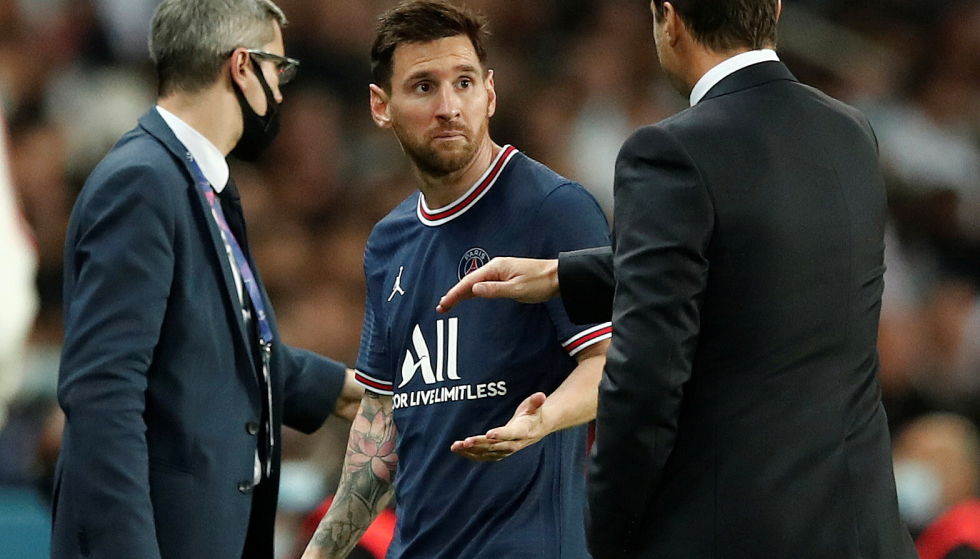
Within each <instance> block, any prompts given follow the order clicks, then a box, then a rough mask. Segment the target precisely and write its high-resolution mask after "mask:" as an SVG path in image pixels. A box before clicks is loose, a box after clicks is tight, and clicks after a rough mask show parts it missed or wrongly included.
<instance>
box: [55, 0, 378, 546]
mask: <svg viewBox="0 0 980 559" xmlns="http://www.w3.org/2000/svg"><path fill="white" fill-rule="evenodd" d="M285 23H286V19H285V16H284V15H283V13H282V11H281V10H280V9H279V8H278V7H277V6H276V5H275V4H273V3H272V2H271V1H270V0H164V2H162V3H161V4H160V6H159V7H158V8H157V12H156V14H155V16H154V19H153V25H152V30H151V37H150V50H151V54H152V56H153V59H154V62H155V63H156V67H157V72H158V76H159V92H160V97H159V101H158V105H157V106H156V107H154V108H152V109H151V110H150V111H149V112H147V113H146V114H145V115H144V116H143V117H142V118H141V119H140V121H139V126H138V127H136V128H135V129H134V130H132V131H130V132H128V133H127V134H126V135H125V136H123V138H122V139H121V140H120V141H119V143H118V144H117V145H116V146H115V147H114V148H113V149H112V151H111V152H110V153H109V154H108V155H107V156H106V158H105V159H104V160H103V161H102V163H101V164H99V166H98V167H97V168H96V169H95V170H94V171H93V172H92V175H91V176H90V177H89V180H88V181H87V183H86V184H85V187H84V188H83V189H82V192H81V194H80V195H79V197H78V201H77V203H76V205H75V209H74V211H73V213H72V218H71V222H70V224H69V229H68V235H67V246H66V249H65V301H66V309H65V343H64V353H63V356H62V363H61V372H60V378H59V383H58V398H59V402H60V404H61V407H62V408H63V409H64V411H65V416H66V426H65V435H64V441H63V444H62V453H61V457H60V459H59V463H58V468H57V474H56V475H57V478H56V484H55V496H54V502H55V509H54V529H53V535H52V539H53V541H52V557H55V558H59V559H60V558H74V557H99V558H114V557H119V558H125V559H137V558H138V559H155V558H159V559H167V558H173V559H178V558H179V559H195V558H207V559H239V558H243V557H248V558H252V557H262V558H271V557H272V555H273V544H272V536H273V523H274V519H275V503H276V498H277V492H278V483H279V460H280V455H281V448H282V445H281V441H282V439H281V437H280V429H281V426H282V424H286V425H289V426H291V427H294V428H296V429H299V430H301V431H304V432H311V431H313V430H315V429H317V428H318V427H319V426H320V425H321V424H322V423H323V421H324V420H325V418H326V416H327V415H328V414H329V413H330V412H331V410H333V412H334V413H335V414H338V415H341V416H345V417H348V418H349V417H351V416H352V415H353V412H354V411H355V410H356V407H357V404H358V402H359V400H360V391H359V389H357V388H355V385H354V384H353V382H352V372H351V371H349V370H347V369H346V367H345V366H344V365H342V364H340V363H336V362H334V361H331V360H329V359H326V358H324V357H320V356H317V355H314V354H312V353H309V352H306V351H302V350H298V349H294V348H291V347H288V346H286V345H284V344H283V343H282V342H281V340H280V339H279V335H278V331H277V328H276V319H275V315H274V314H273V313H272V309H271V306H270V304H269V300H268V297H267V295H266V293H265V290H264V289H263V287H262V283H261V280H260V278H259V276H258V274H257V272H256V270H255V264H254V261H253V259H252V257H251V255H250V253H249V250H248V243H247V240H246V235H245V224H244V220H243V219H242V213H241V205H240V202H239V199H238V196H237V189H236V188H235V185H234V182H233V181H231V180H230V178H229V171H228V165H227V162H226V161H225V156H226V155H227V154H229V153H232V154H233V155H237V156H239V157H240V158H242V159H246V160H251V159H254V158H255V157H256V156H258V154H259V153H261V151H262V149H263V148H264V147H265V146H266V145H268V143H269V142H270V141H271V140H272V138H273V136H274V135H275V132H276V130H277V128H278V120H277V117H278V105H279V103H280V102H281V101H282V94H281V93H280V91H279V87H280V85H282V84H284V83H285V82H286V81H288V80H289V78H291V77H292V74H294V73H295V69H296V64H297V62H296V61H295V60H292V59H289V58H286V57H285V56H284V47H283V41H282V30H281V28H282V26H284V25H285Z"/></svg>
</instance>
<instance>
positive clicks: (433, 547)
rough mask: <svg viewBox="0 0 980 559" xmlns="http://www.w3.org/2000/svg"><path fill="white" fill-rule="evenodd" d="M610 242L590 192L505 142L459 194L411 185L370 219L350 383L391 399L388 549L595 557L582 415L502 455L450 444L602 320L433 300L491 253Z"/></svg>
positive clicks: (565, 364) (536, 385)
mask: <svg viewBox="0 0 980 559" xmlns="http://www.w3.org/2000/svg"><path fill="white" fill-rule="evenodd" d="M608 244H609V233H608V225H607V223H606V219H605V216H604V215H603V214H602V211H601V210H600V209H599V206H598V204H597V203H596V201H595V199H593V197H592V196H591V195H590V194H589V193H588V192H586V191H585V190H584V189H583V188H582V187H581V186H579V185H578V184H575V183H573V182H570V181H569V180H567V179H565V178H562V177H561V176H559V175H557V174H556V173H554V172H553V171H551V170H550V169H548V168H547V167H545V166H544V165H541V164H540V163H538V162H536V161H534V160H532V159H530V158H528V157H526V156H525V155H524V154H522V153H520V152H519V151H517V150H516V149H515V148H513V147H511V146H506V147H504V148H503V149H502V150H501V152H500V154H499V155H498V157H496V158H495V160H494V161H493V163H492V164H491V165H490V168H489V169H488V170H487V172H486V173H485V174H484V176H483V177H481V178H480V180H479V181H477V183H476V184H475V185H473V187H472V188H470V189H469V190H468V191H467V192H466V193H465V194H464V195H463V196H462V197H460V198H459V199H458V200H457V201H456V202H454V203H452V204H450V205H448V206H446V207H443V208H439V209H430V208H429V207H428V206H427V205H426V203H425V198H424V196H423V195H422V194H420V193H415V194H413V195H412V196H410V197H409V198H408V199H407V200H405V201H404V202H403V203H402V204H400V205H399V206H398V207H397V208H395V209H394V210H393V211H392V212H391V213H390V214H388V216H386V217H385V218H384V219H383V220H381V221H380V222H379V223H378V224H377V226H375V228H374V231H373V232H372V233H371V236H370V238H369V240H368V244H367V248H366V250H365V257H364V271H365V276H366V279H367V302H366V305H365V318H364V330H363V333H362V336H361V347H360V352H359V355H358V360H357V374H356V378H357V379H358V381H359V382H360V383H361V384H363V385H364V386H365V387H366V388H367V389H369V390H372V391H375V392H377V393H380V394H384V395H391V397H392V401H393V404H394V419H395V426H396V428H397V431H398V442H397V451H398V457H399V461H398V472H397V474H396V477H395V498H396V503H397V515H398V523H397V527H396V530H395V538H394V540H393V541H392V544H391V548H390V550H389V553H388V557H389V559H443V558H444V559H460V558H467V559H480V558H486V559H503V558H506V559H521V558H533V559H552V558H553V559H582V558H588V557H589V555H588V551H587V550H586V543H585V533H584V518H583V513H584V506H585V461H586V450H585V442H586V441H585V439H586V429H585V426H579V427H575V428H571V429H566V430H564V431H559V432H556V433H553V434H551V435H549V436H548V437H546V438H545V439H543V440H541V441H540V442H539V443H538V444H536V445H532V446H530V447H528V448H526V449H524V450H521V451H520V452H517V453H515V454H514V455H512V456H510V457H508V458H506V459H504V460H502V461H500V462H492V463H475V462H471V461H469V460H466V459H465V458H462V457H461V456H458V455H456V454H453V453H452V452H451V451H450V450H449V447H450V445H451V444H452V443H453V441H456V440H461V439H463V438H465V437H467V436H471V435H482V434H484V433H486V432H487V430H489V429H491V428H493V427H497V426H500V425H504V424H505V423H507V421H508V420H509V419H510V418H511V416H512V415H513V413H514V411H515V410H516V409H517V406H518V405H519V404H520V403H521V402H522V401H523V400H524V399H525V398H527V397H528V396H529V395H531V394H533V393H535V392H538V391H540V392H544V393H545V394H550V393H551V392H553V391H554V390H555V389H556V388H557V387H558V386H559V385H560V384H561V383H562V381H564V380H565V378H566V377H567V376H568V374H569V373H570V372H571V371H572V370H573V369H574V368H575V366H576V364H577V362H576V360H575V358H574V356H575V355H576V354H577V353H578V352H579V351H582V350H583V349H584V348H586V347H588V346H590V345H592V344H594V343H597V342H599V341H600V340H604V339H607V338H609V337H610V336H611V332H612V327H611V325H610V324H609V323H606V324H594V325H590V326H581V325H573V324H572V323H571V321H570V320H569V319H568V317H567V316H566V314H565V311H564V309H563V307H562V303H561V301H560V300H558V299H554V300H552V301H549V302H547V303H542V304H537V305H527V304H522V303H517V302H513V301H510V300H496V299H494V300H484V299H474V300H470V301H465V302H463V303H461V304H459V305H457V306H456V307H455V308H454V309H453V310H452V311H451V312H450V313H448V314H445V315H442V314H439V313H437V312H436V311H435V307H436V304H437V303H438V302H439V298H440V297H441V296H442V294H443V293H445V292H446V291H447V290H448V289H449V288H450V287H452V286H453V285H455V284H456V282H457V281H459V279H460V278H462V277H463V276H464V275H466V274H468V273H470V272H472V271H473V270H476V269H477V268H479V267H480V266H481V265H483V264H486V263H487V262H488V261H489V260H490V259H491V258H493V257H495V256H521V257H533V258H556V257H557V256H558V253H559V252H560V251H567V250H575V249H580V248H590V247H596V246H604V245H608Z"/></svg>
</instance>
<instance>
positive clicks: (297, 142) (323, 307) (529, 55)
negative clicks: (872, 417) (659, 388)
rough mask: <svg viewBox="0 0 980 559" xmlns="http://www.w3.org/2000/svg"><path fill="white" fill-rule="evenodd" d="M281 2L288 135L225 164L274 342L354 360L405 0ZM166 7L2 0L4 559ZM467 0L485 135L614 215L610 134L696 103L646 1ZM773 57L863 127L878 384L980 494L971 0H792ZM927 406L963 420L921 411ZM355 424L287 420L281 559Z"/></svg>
mask: <svg viewBox="0 0 980 559" xmlns="http://www.w3.org/2000/svg"><path fill="white" fill-rule="evenodd" d="M278 3H279V4H280V5H281V7H282V8H283V9H284V10H285V11H286V13H287V15H288V16H289V18H290V20H291V25H290V26H289V28H288V29H287V31H286V45H287V54H289V55H290V56H294V57H297V58H300V59H301V60H302V66H301V68H300V75H299V78H298V79H297V80H296V82H295V83H294V84H290V85H289V86H288V87H287V88H286V89H285V90H284V94H285V97H286V101H285V103H284V105H283V127H282V133H281V135H280V137H279V139H278V140H277V141H276V143H275V144H274V145H273V147H272V148H271V149H270V151H269V152H268V154H267V155H266V156H264V158H263V159H262V160H261V161H260V162H259V163H258V164H256V165H255V166H246V165H242V164H238V163H235V164H233V171H232V172H233V173H234V174H235V176H236V178H237V181H238V184H239V185H240V188H241V190H242V197H243V201H244V206H245V210H246V214H247V220H248V224H249V235H250V240H251V244H252V247H253V250H254V252H255V256H256V258H257V260H258V261H259V268H260V269H261V271H262V273H263V277H264V279H265V281H266V284H267V286H268V288H269V291H270V293H271V296H272V298H273V301H274V303H275V307H276V311H277V314H278V316H279V321H280V324H281V329H282V335H283V338H284V339H285V340H286V341H288V342H290V343H291V344H293V345H297V346H301V347H305V348H309V349H313V350H316V351H319V352H321V353H324V354H326V355H329V356H332V357H334V358H337V359H341V360H344V361H346V362H348V363H353V360H354V358H355V356H356V351H357V342H358V337H359V333H360V323H361V312H362V300H363V296H364V289H363V281H362V275H361V254H362V250H363V246H364V242H365V240H366V238H367V235H368V233H369V232H370V229H371V227H372V225H373V224H374V222H375V221H377V220H378V219H379V218H381V217H382V216H383V215H384V214H385V213H386V212H387V211H388V210H389V209H391V208H392V207H394V206H395V205H396V204H397V203H398V202H399V201H401V200H402V199H403V198H404V197H405V196H407V195H408V194H409V193H410V192H411V191H412V190H413V188H412V184H413V178H412V176H411V175H410V172H409V170H408V168H407V166H406V162H405V158H404V156H403V155H402V153H401V151H400V149H399V148H398V146H397V143H396V142H395V140H394V138H393V137H391V136H390V135H389V134H388V133H385V132H381V131H379V130H377V129H375V128H374V126H373V124H372V123H371V121H370V119H369V116H368V106H367V83H368V82H369V79H370V77H369V63H368V56H367V53H368V50H369V46H370V42H371V40H372V38H373V33H374V19H375V17H376V16H377V14H379V13H380V12H381V11H382V10H383V9H384V8H386V7H388V6H390V5H392V4H393V3H394V2H393V1H392V0H358V1H343V2H337V1H326V0H321V1H314V0H280V1H279V2H278ZM155 4H156V2H155V1H154V0H0V101H2V103H3V110H4V114H5V115H6V119H7V127H8V132H9V139H10V154H9V155H10V161H11V169H12V173H13V177H14V183H15V187H16V190H17V192H18V194H19V196H20V200H21V203H22V208H23V211H24V214H25V215H26V217H27V220H28V222H29V224H30V225H31V227H32V228H33V231H34V233H35V237H36V242H37V247H38V252H39V256H40V267H39V273H38V281H37V286H38V290H39V293H40V296H41V311H40V314H39V316H38V320H37V323H36V326H35V330H34V333H33V335H32V339H31V343H30V348H29V354H28V360H27V363H26V368H25V371H24V372H23V374H24V385H23V389H22V391H21V393H20V395H19V397H18V398H17V400H16V401H15V404H14V406H13V408H12V410H11V419H10V421H9V422H8V424H7V426H6V427H5V429H4V430H3V432H2V433H0V488H2V489H0V556H2V557H21V556H23V557H25V558H26V557H43V556H45V554H44V551H43V547H44V546H45V545H46V544H45V543H44V542H43V541H42V540H43V534H44V533H45V530H46V528H44V522H45V520H44V519H45V517H46V515H47V512H46V510H45V507H46V506H47V503H46V502H45V501H44V498H45V497H46V496H47V492H48V485H49V484H50V476H51V469H52V466H53V462H54V459H55V456H56V453H57V447H58V439H59V433H60V423H61V417H60V412H59V411H58V410H57V407H56V404H55V402H54V394H55V385H56V380H57V365H58V355H59V349H60V348H59V344H60V340H61V335H62V321H61V303H62V301H61V274H62V245H63V242H64V234H65V227H66V224H67V218H68V214H69V212H70V210H71V206H72V202H73V200H74V198H75V196H76V194H77V192H78V190H79V188H80V187H81V185H82V183H83V181H84V179H85V177H86V175H87V174H88V172H89V171H90V170H91V169H92V168H93V166H94V165H95V164H96V163H97V162H98V160H99V159H100V158H101V157H102V156H103V155H104V154H105V152H106V151H107V150H108V148H109V147H110V146H111V145H112V143H113V142H114V141H115V140H116V139H117V138H118V137H119V136H120V135H121V133H122V132H124V131H125V130H127V129H129V128H131V127H132V126H133V125H134V123H135V120H136V118H137V117H138V116H139V115H140V114H141V113H142V112H143V111H145V110H146V109H147V108H148V107H149V106H150V105H151V104H152V102H153V100H154V98H155V89H154V84H155V76H154V74H153V70H152V67H151V66H150V65H149V63H148V60H147V50H146V46H145V44H146V29H147V23H148V21H149V18H150V15H151V14H152V10H153V8H154V6H155ZM469 4H470V5H472V6H474V7H477V8H479V9H480V10H481V11H483V12H484V13H485V14H486V15H487V16H488V17H489V19H490V21H491V27H492V30H493V37H492V40H491V43H490V65H491V67H492V68H494V69H495V72H496V83H497V90H498V94H499V104H498V112H497V116H496V117H495V118H494V119H493V123H492V134H493V137H494V138H495V139H496V140H497V141H498V143H510V144H513V145H515V146H516V147H518V148H519V149H521V150H523V151H524V152H526V153H527V154H528V155H530V156H531V157H534V158H536V159H538V160H540V161H542V162H544V163H546V164H548V165H549V166H551V167H553V168H554V169H556V170H558V171H559V172H561V173H562V174H564V175H566V176H568V177H570V178H573V179H575V180H578V181H580V182H581V183H582V184H583V185H585V186H586V187H587V188H588V189H589V190H591V191H592V192H593V193H594V194H595V195H596V197H597V198H598V199H599V200H600V202H601V203H602V204H603V206H604V208H605V209H606V210H607V211H609V210H610V209H611V204H612V194H611V182H612V181H611V179H612V170H613V161H614V159H615V156H616V153H617V151H618V148H619V146H620V144H621V143H622V141H623V140H624V139H625V138H626V137H627V135H628V134H629V133H630V131H631V130H632V129H634V128H635V127H637V126H639V125H642V124H644V123H649V122H653V121H656V120H659V119H661V118H663V117H666V116H668V115H670V114H672V113H674V112H676V111H678V110H681V109H683V108H684V106H685V100H684V99H682V98H681V97H679V96H678V95H677V94H676V93H674V92H673V91H672V90H671V89H670V88H669V86H668V85H667V83H666V80H665V79H664V78H663V76H662V74H661V73H660V71H659V69H658V66H657V61H656V56H655V52H654V47H653V40H652V35H651V22H650V13H649V7H648V3H647V2H645V1H643V0H532V1H524V0H473V1H471V2H469ZM779 50H780V55H781V56H782V58H783V59H784V60H785V61H786V62H787V63H788V65H789V67H790V69H791V70H793V71H794V73H795V74H796V75H797V77H799V78H800V79H801V80H802V81H804V82H806V83H809V84H811V85H814V86H816V87H818V88H820V89H823V90H824V91H826V92H828V93H830V94H832V95H834V96H836V97H839V98H841V99H843V100H845V101H847V102H849V103H852V104H854V105H856V106H858V107H860V108H861V109H863V110H864V111H865V112H866V113H867V114H868V116H869V117H870V119H871V121H872V123H873V125H874V126H875V129H876V132H877V134H878V138H879V141H880V145H881V155H882V164H883V166H884V169H885V172H886V176H887V180H888V185H889V196H890V210H891V223H890V228H889V231H888V242H889V244H888V249H887V252H886V261H887V262H886V263H887V266H888V270H887V272H886V290H885V295H884V305H883V312H882V324H881V338H880V351H881V381H882V388H883V392H884V399H885V402H886V407H887V410H888V412H889V418H890V421H891V424H892V428H893V434H894V435H895V436H896V437H898V438H899V441H898V445H897V450H898V452H899V454H900V455H901V456H899V458H903V460H902V461H901V462H900V463H902V464H904V463H905V461H904V458H907V457H910V456H911V457H918V458H919V463H921V462H922V461H923V460H924V461H925V462H929V461H930V460H932V461H933V462H934V464H933V469H934V470H937V469H938V470H939V471H940V473H941V478H942V479H943V480H944V485H942V489H944V492H942V498H943V499H944V500H945V501H948V502H945V501H944V504H947V505H948V504H953V502H957V501H962V500H963V499H965V498H968V497H971V496H972V497H976V493H977V471H978V469H980V465H978V464H980V455H978V446H977V445H978V443H977V439H976V437H977V435H976V433H975V430H974V429H975V426H976V424H977V422H978V420H980V299H978V285H980V0H784V17H783V20H782V22H781V25H780V49H779ZM0 265H2V264H0ZM0 312H2V309H0ZM934 412H951V413H955V414H958V415H959V416H962V417H964V418H966V419H967V420H968V422H967V423H957V422H956V421H954V420H952V419H951V418H950V416H944V417H943V418H942V419H941V420H940V421H931V422H930V421H924V420H923V417H924V416H925V415H926V414H930V413H934ZM910 425H912V426H916V430H908V429H907V427H909V426H910ZM347 427H348V425H345V424H343V422H340V421H336V420H331V422H330V423H329V424H328V426H327V427H326V428H325V429H323V430H322V431H321V432H320V433H319V434H317V435H316V436H313V437H304V436H301V435H298V434H296V433H289V434H287V440H286V443H285V444H286V446H285V451H286V454H285V460H286V461H285V463H284V471H283V488H282V502H281V518H280V530H279V535H280V537H279V540H280V542H279V543H280V545H279V547H280V548H281V551H282V555H281V556H282V557H291V556H292V555H291V551H290V549H291V547H292V544H293V543H294V542H295V543H297V544H299V543H301V542H300V541H298V540H302V539H303V536H299V537H296V536H295V535H296V534H297V533H299V531H300V528H299V526H300V522H301V519H302V518H303V516H304V515H305V514H306V513H307V512H308V511H309V510H311V509H313V508H314V507H315V506H316V505H317V503H318V502H319V501H320V500H321V498H322V497H324V496H325V495H327V494H328V493H329V491H330V490H331V489H332V487H333V486H334V485H335V483H336V479H337V472H338V468H339V465H340V461H341V460H342V454H343V449H344V443H345V441H346V430H347ZM903 433H904V434H903ZM937 441H939V443H941V444H939V443H937ZM950 464H955V467H950ZM903 479H905V481H902V480H903ZM917 479H918V481H916V480H917ZM900 482H901V483H900V485H904V486H905V489H904V490H903V491H905V494H904V495H903V497H902V498H903V500H905V501H908V503H910V505H909V509H908V510H910V511H911V512H910V513H909V514H910V515H911V516H910V518H913V517H914V516H915V511H916V510H917V509H916V503H919V504H920V506H919V507H918V508H919V509H922V508H923V507H922V505H921V500H922V499H921V497H922V494H923V492H926V493H928V491H927V490H926V489H927V488H926V489H924V488H923V487H924V486H928V484H927V483H925V482H924V481H923V479H922V478H921V476H920V477H919V478H916V477H915V475H914V472H912V473H911V474H910V473H909V472H908V471H907V469H905V470H902V472H901V475H900ZM934 489H935V488H934ZM38 495H40V496H41V497H40V498H38V497H37V496H38ZM917 499H918V500H917ZM920 516H929V514H927V513H925V512H921V511H920ZM932 516H934V514H932ZM929 519H930V518H922V519H919V520H917V521H916V522H918V523H922V524H925V523H926V522H927V521H928V520H929ZM978 522H980V520H978ZM38 534H41V536H40V537H39V536H38ZM4 548H6V549H7V553H5V552H4V551H3V550H4ZM13 549H18V550H19V549H35V550H36V552H35V553H29V552H27V551H23V552H22V551H17V552H14V551H13ZM10 553H13V554H14V555H9V554H10ZM21 553H23V555H18V554H21Z"/></svg>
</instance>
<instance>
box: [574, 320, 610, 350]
mask: <svg viewBox="0 0 980 559" xmlns="http://www.w3.org/2000/svg"><path fill="white" fill-rule="evenodd" d="M612 331H613V329H612V322H604V323H602V324H599V325H597V326H593V327H592V328H588V329H586V330H582V331H581V332H579V333H578V334H575V335H574V336H572V337H571V338H568V339H567V340H565V342H563V343H562V344H561V347H563V348H565V351H567V352H568V354H569V355H570V356H572V357H574V356H575V354H576V353H578V352H580V351H582V350H583V349H585V348H587V347H589V346H590V345H593V344H596V343H598V342H601V341H602V340H608V339H609V338H611V337H612Z"/></svg>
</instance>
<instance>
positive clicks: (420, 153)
mask: <svg viewBox="0 0 980 559" xmlns="http://www.w3.org/2000/svg"><path fill="white" fill-rule="evenodd" d="M488 121H489V119H484V120H483V122H482V123H481V124H480V129H479V130H478V131H477V133H476V134H472V133H471V131H470V130H467V129H466V128H465V127H462V126H449V127H444V128H440V129H439V130H438V131H437V132H436V134H439V133H444V132H452V131H458V132H461V133H462V134H464V136H463V137H462V140H461V141H454V142H452V143H451V145H448V146H447V145H443V146H441V147H440V146H438V144H439V143H442V142H440V141H438V140H437V139H436V138H434V137H431V136H430V137H426V138H422V139H419V138H415V137H413V136H412V135H411V134H410V133H409V131H408V130H406V129H404V128H402V127H400V126H399V125H398V123H397V122H396V123H393V124H392V128H393V129H394V131H395V136H397V137H398V141H399V142H400V143H401V145H402V149H404V150H405V153H406V154H408V156H409V157H410V158H411V159H412V161H413V162H414V163H415V166H416V167H418V169H419V171H421V172H422V173H423V174H426V175H429V176H432V177H444V176H447V175H451V174H453V173H456V172H458V171H460V170H461V169H463V168H465V167H466V166H467V165H469V164H470V162H471V161H473V158H474V157H475V156H476V150H477V148H478V147H479V139H480V138H483V137H484V136H486V134H487V125H488ZM447 143H448V142H447Z"/></svg>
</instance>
